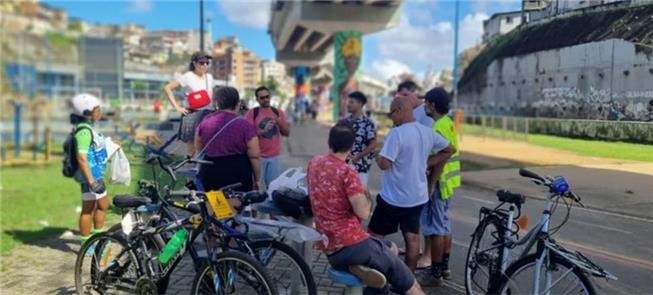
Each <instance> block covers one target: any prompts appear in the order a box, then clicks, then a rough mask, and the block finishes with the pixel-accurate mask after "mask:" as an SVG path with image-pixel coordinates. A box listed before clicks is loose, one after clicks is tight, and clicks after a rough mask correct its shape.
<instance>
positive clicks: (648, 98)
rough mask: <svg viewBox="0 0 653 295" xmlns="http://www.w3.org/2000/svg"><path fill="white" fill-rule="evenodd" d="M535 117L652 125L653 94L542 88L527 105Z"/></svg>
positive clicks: (646, 92) (593, 89) (592, 88)
mask: <svg viewBox="0 0 653 295" xmlns="http://www.w3.org/2000/svg"><path fill="white" fill-rule="evenodd" d="M531 107H532V110H531V112H534V115H535V116H538V117H554V118H575V119H595V120H612V121H653V91H625V92H615V93H610V91H609V90H606V89H595V88H594V87H590V89H589V91H585V92H583V91H580V90H579V89H578V88H576V87H557V88H545V89H543V90H542V92H541V96H540V98H539V99H538V100H536V101H534V102H532V103H531Z"/></svg>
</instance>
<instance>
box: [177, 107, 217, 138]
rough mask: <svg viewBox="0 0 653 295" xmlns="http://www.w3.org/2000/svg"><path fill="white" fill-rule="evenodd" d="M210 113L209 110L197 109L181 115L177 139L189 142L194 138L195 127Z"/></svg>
mask: <svg viewBox="0 0 653 295" xmlns="http://www.w3.org/2000/svg"><path fill="white" fill-rule="evenodd" d="M210 113H211V110H197V111H193V112H192V113H189V114H188V115H185V116H182V117H181V124H179V140H181V141H183V142H189V141H191V140H193V139H195V128H197V125H198V124H199V123H200V122H202V119H204V117H205V116H206V115H208V114H210Z"/></svg>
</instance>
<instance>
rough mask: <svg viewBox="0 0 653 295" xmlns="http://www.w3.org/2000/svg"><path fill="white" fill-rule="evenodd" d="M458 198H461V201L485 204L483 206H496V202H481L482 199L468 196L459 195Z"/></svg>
mask: <svg viewBox="0 0 653 295" xmlns="http://www.w3.org/2000/svg"><path fill="white" fill-rule="evenodd" d="M460 197H461V198H463V199H469V200H472V201H476V202H481V203H485V204H490V205H497V202H493V201H488V200H483V199H479V198H474V197H470V196H467V195H463V194H461V195H460Z"/></svg>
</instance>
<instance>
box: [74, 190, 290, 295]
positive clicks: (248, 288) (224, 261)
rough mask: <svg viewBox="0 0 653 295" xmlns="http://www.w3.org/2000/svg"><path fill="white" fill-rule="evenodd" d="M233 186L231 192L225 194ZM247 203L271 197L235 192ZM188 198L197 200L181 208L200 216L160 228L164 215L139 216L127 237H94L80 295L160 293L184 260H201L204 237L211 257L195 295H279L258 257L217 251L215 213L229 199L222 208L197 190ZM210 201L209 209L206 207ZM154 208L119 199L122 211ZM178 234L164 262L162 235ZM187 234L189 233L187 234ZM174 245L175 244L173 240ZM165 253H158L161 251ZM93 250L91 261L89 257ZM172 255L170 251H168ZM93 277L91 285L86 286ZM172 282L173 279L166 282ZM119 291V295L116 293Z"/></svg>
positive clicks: (81, 260) (79, 265) (80, 261)
mask: <svg viewBox="0 0 653 295" xmlns="http://www.w3.org/2000/svg"><path fill="white" fill-rule="evenodd" d="M226 189H228V188H225V190H226ZM234 195H237V198H238V199H239V200H240V201H241V203H242V204H243V205H248V204H252V203H257V202H261V201H263V200H265V199H266V198H267V195H266V194H261V193H258V192H248V193H244V194H234ZM183 196H184V197H188V198H189V199H191V200H192V201H189V202H187V203H183V204H182V202H176V203H177V206H179V207H184V208H192V210H193V211H199V213H196V214H193V215H191V216H189V217H187V218H184V219H179V220H175V221H171V222H166V223H163V224H159V220H160V216H158V215H153V216H151V217H150V218H149V219H148V220H144V219H142V218H139V216H136V217H135V218H134V224H133V228H131V230H127V232H126V235H127V237H125V236H124V235H119V234H116V233H112V232H107V233H103V234H99V235H96V236H93V237H92V238H90V239H89V240H88V242H86V243H85V244H84V245H83V246H82V248H81V250H80V252H79V254H78V256H77V260H76V262H75V286H76V290H77V293H78V294H82V293H84V294H85V293H86V292H92V291H95V292H99V293H106V292H108V291H113V290H114V289H115V291H126V292H130V293H137V294H158V293H159V287H160V286H159V281H160V280H162V279H164V278H167V277H168V276H169V275H170V273H172V271H173V270H174V269H175V268H176V266H177V265H178V264H179V262H180V261H181V258H182V257H183V255H184V254H185V253H186V252H190V253H191V256H192V257H194V258H196V257H199V255H198V251H197V250H196V249H195V246H194V242H195V240H196V239H197V237H198V236H200V234H201V235H202V236H203V239H204V243H205V245H206V252H207V255H208V259H207V260H206V261H205V262H204V263H203V264H202V266H200V267H197V266H196V268H197V269H199V271H198V272H197V274H196V276H195V278H194V280H193V287H192V294H231V293H233V292H235V291H238V292H241V293H244V294H249V293H252V294H254V293H256V294H278V292H277V290H276V286H275V284H273V283H272V282H273V281H272V279H271V278H270V277H269V274H268V273H267V271H266V269H265V268H264V267H263V266H262V265H261V264H260V263H259V262H258V261H257V260H255V259H254V258H253V257H251V256H250V255H247V254H245V253H241V252H237V251H223V250H222V249H220V248H219V247H213V246H212V243H214V242H219V241H220V239H218V238H217V237H216V234H219V233H217V232H216V231H215V230H214V229H213V228H212V227H213V226H219V225H220V222H221V221H220V220H218V219H217V218H216V217H215V216H214V214H212V213H210V212H209V210H214V213H215V210H222V209H221V207H222V208H224V207H228V205H227V206H225V204H226V199H224V198H223V199H222V201H220V200H218V201H219V202H222V203H221V204H222V205H220V207H216V206H215V205H214V202H215V201H212V200H211V199H210V198H208V197H207V196H206V195H204V194H202V193H197V192H196V191H193V190H191V191H189V192H184V195H183ZM207 202H208V203H209V204H210V205H211V206H210V207H211V209H210V207H209V206H207V205H206V203H207ZM148 204H150V199H148V198H144V197H131V196H117V197H115V198H114V205H115V206H116V207H118V208H123V209H126V208H137V207H140V206H144V205H148ZM172 232H175V234H174V235H175V236H176V235H177V234H178V233H179V232H182V234H181V235H180V237H183V238H182V241H181V243H180V246H179V248H178V251H176V253H174V252H172V253H174V254H172V255H168V257H169V260H168V259H165V260H167V261H165V260H164V258H162V257H164V255H162V254H165V253H166V248H167V247H168V245H166V246H164V247H166V248H161V247H160V241H159V240H160V237H161V236H162V235H164V234H165V233H172ZM186 233H187V234H186ZM170 243H171V242H170ZM114 246H118V247H119V248H118V250H117V251H115V252H117V254H116V256H115V257H114V256H111V255H112V254H113V252H114V250H113V247H114ZM91 247H92V248H91ZM157 248H158V249H159V250H161V249H163V250H162V251H160V252H161V253H157V252H159V251H156V250H155V249H157ZM89 249H92V250H91V251H90V252H92V255H91V256H90V257H89V256H87V255H86V253H88V252H89ZM168 253H170V252H168ZM87 257H88V260H90V265H89V266H88V268H90V270H89V274H88V275H84V274H83V273H82V271H83V269H84V268H85V267H84V266H85V265H86V263H85V260H86V258H87ZM85 277H89V281H90V282H82V279H83V278H85ZM166 284H167V280H166ZM111 293H113V292H111Z"/></svg>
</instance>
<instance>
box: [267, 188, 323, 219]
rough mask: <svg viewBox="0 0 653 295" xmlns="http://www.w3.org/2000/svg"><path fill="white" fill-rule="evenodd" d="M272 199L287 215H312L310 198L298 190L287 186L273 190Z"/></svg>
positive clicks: (298, 216)
mask: <svg viewBox="0 0 653 295" xmlns="http://www.w3.org/2000/svg"><path fill="white" fill-rule="evenodd" d="M272 201H273V202H274V204H275V205H277V207H279V209H281V211H283V212H285V213H286V215H287V216H292V217H293V218H295V219H298V218H300V217H305V216H309V217H310V216H313V211H312V210H311V202H310V199H309V197H308V195H306V194H304V193H303V192H302V191H300V190H293V189H288V188H284V189H281V190H275V191H274V192H272Z"/></svg>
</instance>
